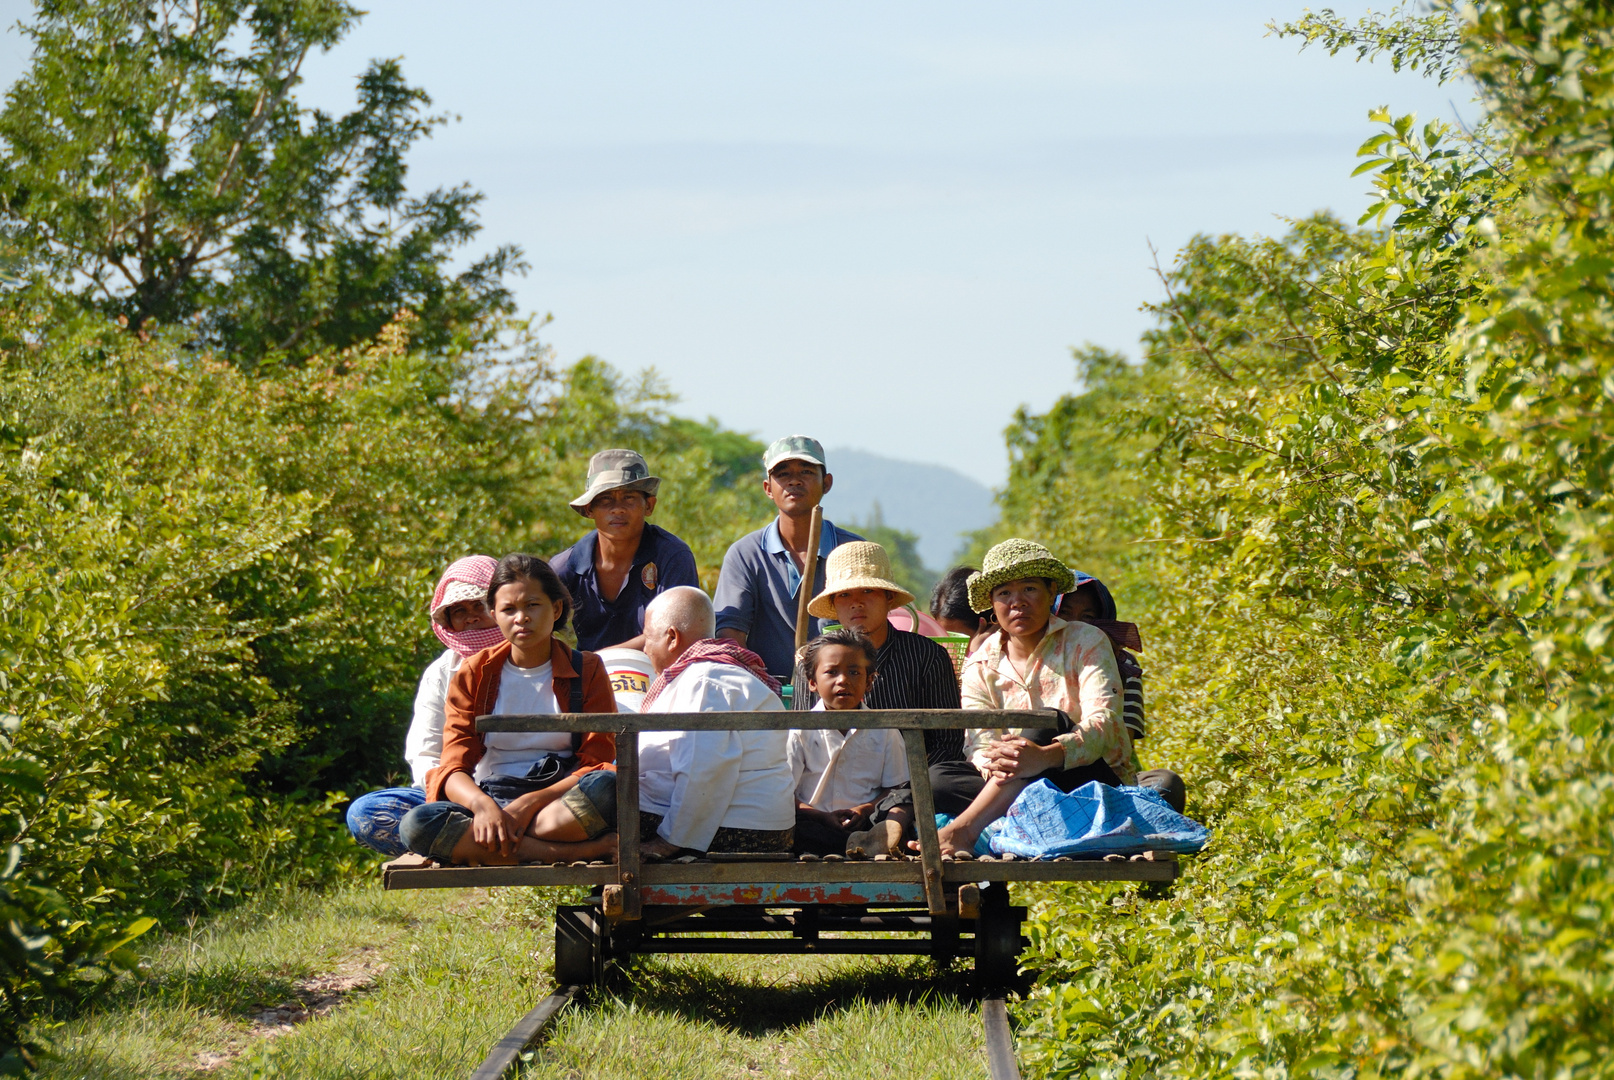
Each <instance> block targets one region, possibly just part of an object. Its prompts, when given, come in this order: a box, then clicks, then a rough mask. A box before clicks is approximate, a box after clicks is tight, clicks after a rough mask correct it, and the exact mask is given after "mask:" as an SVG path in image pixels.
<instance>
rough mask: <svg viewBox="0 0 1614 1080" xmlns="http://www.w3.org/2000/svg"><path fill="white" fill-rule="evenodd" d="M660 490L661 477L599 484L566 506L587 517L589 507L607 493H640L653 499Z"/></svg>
mask: <svg viewBox="0 0 1614 1080" xmlns="http://www.w3.org/2000/svg"><path fill="white" fill-rule="evenodd" d="M660 490H661V477H659V476H647V477H645V478H644V479H643V480H633V481H630V482H629V483H626V484H601V485H600V486H599V487H591V488H589V489H588V490H587V491H585V492H583V494H581V495H579V496H578V497H577V498H575V499H573V500H572V501H571V502H570V503H569V504H568V505H569V506H571V508H572V509H573V510H576V511H577V512H578V513H579V514H581V515H583V516H584V517H588V508H589V506H590V505H591V504H592V503H593V502H594V500H595V499H598V498H599V497H600V496H601V495H604V494H605V493H606V492H607V491H642V492H644V493H645V494H646V495H649V496H650V497H652V498H654V497H655V494H656V492H658V491H660Z"/></svg>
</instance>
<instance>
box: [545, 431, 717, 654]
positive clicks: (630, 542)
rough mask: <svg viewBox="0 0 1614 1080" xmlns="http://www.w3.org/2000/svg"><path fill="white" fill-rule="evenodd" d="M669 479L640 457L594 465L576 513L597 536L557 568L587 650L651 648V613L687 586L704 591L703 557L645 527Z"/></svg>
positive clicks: (598, 457)
mask: <svg viewBox="0 0 1614 1080" xmlns="http://www.w3.org/2000/svg"><path fill="white" fill-rule="evenodd" d="M660 490H661V477H659V476H651V475H650V466H649V465H648V464H646V463H645V459H644V458H643V457H642V456H641V455H640V454H639V453H637V452H636V451H633V450H601V451H600V452H599V453H597V454H595V455H594V456H593V457H592V458H591V459H589V463H588V487H587V490H586V491H584V492H583V493H582V494H581V495H579V496H578V497H577V498H575V499H573V500H572V501H571V507H572V509H573V510H576V511H577V512H578V513H579V514H581V515H582V516H583V517H586V518H588V519H590V520H591V521H593V522H594V531H593V532H591V533H589V534H588V535H587V536H584V537H583V538H582V539H581V540H579V541H578V542H577V543H575V544H573V545H572V546H571V547H569V548H567V549H566V550H565V551H563V552H561V553H560V554H559V555H556V556H555V557H554V558H553V559H550V560H549V565H550V566H551V567H553V568H554V570H555V573H557V574H559V575H560V580H561V582H562V583H563V584H564V585H565V586H566V591H567V592H569V593H571V594H572V605H573V610H574V612H575V614H574V615H573V617H572V624H573V625H574V626H575V627H576V628H577V645H578V647H579V648H582V649H587V650H589V651H591V652H597V651H598V650H600V649H609V648H626V649H642V648H644V609H645V607H646V605H648V604H649V603H650V601H652V600H654V599H655V598H656V597H657V596H659V595H660V594H661V593H663V592H665V591H667V590H668V589H672V588H676V587H677V586H680V585H692V586H695V587H696V588H699V587H700V576H699V575H698V574H697V573H696V571H695V555H694V553H693V552H691V551H690V550H689V545H688V544H686V543H684V542H683V541H682V540H680V539H678V537H676V536H674V535H673V534H672V533H670V532H668V531H667V530H666V529H663V528H662V527H661V526H659V525H652V524H650V523H649V522H648V521H646V520H645V519H646V518H647V517H649V516H650V515H651V514H653V513H655V510H656V493H657V492H658V491H660Z"/></svg>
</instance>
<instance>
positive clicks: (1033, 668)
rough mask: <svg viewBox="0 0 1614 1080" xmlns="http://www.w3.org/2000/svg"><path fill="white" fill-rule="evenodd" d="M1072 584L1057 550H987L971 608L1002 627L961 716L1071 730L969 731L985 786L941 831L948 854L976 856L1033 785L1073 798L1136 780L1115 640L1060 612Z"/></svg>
mask: <svg viewBox="0 0 1614 1080" xmlns="http://www.w3.org/2000/svg"><path fill="white" fill-rule="evenodd" d="M1075 583H1076V575H1075V574H1074V573H1073V572H1072V571H1071V569H1070V567H1068V566H1066V565H1065V564H1064V563H1063V562H1061V561H1060V560H1059V559H1057V558H1055V557H1054V554H1053V552H1051V551H1049V550H1048V549H1047V548H1045V547H1043V546H1042V545H1041V544H1038V543H1035V542H1033V541H1031V540H1022V539H1019V538H1015V539H1012V540H1005V541H1003V542H1002V543H1001V544H998V545H997V546H996V547H994V548H992V549H991V550H990V551H988V552H987V553H986V558H985V559H984V560H983V561H982V563H981V569H980V570H979V571H977V572H976V573H974V574H972V575H970V578H969V595H970V607H972V608H974V609H975V610H976V611H979V612H983V613H984V612H987V611H990V612H992V614H993V616H994V617H995V618H996V619H997V625H998V628H999V629H998V632H997V633H994V634H992V635H991V636H989V637H988V638H987V639H986V640H985V641H983V642H982V643H981V645H980V647H978V648H977V649H976V650H975V651H974V652H973V653H971V654H970V657H969V659H968V660H966V661H965V662H964V672H963V675H962V693H963V700H964V708H966V709H1045V708H1053V709H1058V710H1060V711H1061V712H1063V713H1065V714H1066V715H1068V716H1069V718H1070V722H1069V724H1067V725H1062V726H1061V727H1060V728H1058V729H1045V730H1037V729H1028V728H1014V729H1009V730H1004V729H1002V728H968V729H966V730H965V732H964V747H965V753H966V754H967V756H968V757H969V759H970V763H971V764H972V765H973V766H974V767H975V769H976V771H977V773H978V774H979V776H980V778H981V779H980V784H979V788H978V790H977V792H976V794H975V795H974V797H973V798H972V799H971V801H970V803H969V806H968V808H967V809H964V810H963V811H962V812H961V813H959V814H957V815H956V816H955V817H954V818H953V820H952V821H951V822H950V823H949V824H948V825H947V826H945V827H944V828H943V829H942V830H941V842H942V850H943V851H944V852H959V851H969V850H971V849H972V848H973V847H974V845H975V842H976V840H977V839H978V838H979V837H980V834H981V830H982V829H983V828H985V827H986V826H987V825H989V824H990V823H992V822H993V821H996V820H997V819H998V818H1000V817H1002V816H1003V814H1004V813H1005V812H1006V811H1007V810H1008V809H1009V805H1010V804H1011V803H1013V802H1014V799H1015V796H1016V795H1018V794H1020V792H1021V791H1022V790H1023V789H1024V788H1025V786H1026V785H1027V784H1029V783H1031V782H1032V781H1033V780H1039V779H1045V780H1049V781H1051V782H1052V783H1053V784H1054V785H1055V786H1056V787H1058V788H1059V789H1060V790H1062V791H1071V790H1073V789H1075V788H1077V787H1080V786H1081V785H1082V784H1085V783H1088V782H1089V781H1092V780H1098V781H1100V782H1102V783H1105V784H1111V785H1118V784H1130V783H1133V782H1134V781H1135V779H1136V773H1135V769H1134V766H1133V757H1132V741H1131V738H1130V736H1129V735H1128V734H1127V730H1126V725H1125V723H1124V722H1123V719H1122V706H1121V701H1122V699H1121V693H1122V691H1121V687H1122V683H1121V672H1120V669H1119V667H1118V666H1117V665H1116V662H1115V650H1114V648H1113V647H1112V646H1111V645H1110V639H1109V637H1108V636H1106V635H1105V633H1104V632H1103V631H1102V630H1100V629H1098V628H1097V627H1095V626H1092V625H1089V624H1088V623H1081V622H1069V623H1068V622H1065V621H1064V620H1063V619H1061V618H1059V617H1058V616H1056V615H1055V614H1054V604H1055V601H1056V599H1057V597H1058V596H1059V594H1061V593H1063V592H1068V591H1069V590H1071V589H1072V588H1074V587H1075Z"/></svg>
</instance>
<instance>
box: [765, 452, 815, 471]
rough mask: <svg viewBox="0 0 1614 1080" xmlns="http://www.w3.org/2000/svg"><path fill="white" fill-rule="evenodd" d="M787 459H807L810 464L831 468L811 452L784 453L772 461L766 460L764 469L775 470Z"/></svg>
mask: <svg viewBox="0 0 1614 1080" xmlns="http://www.w3.org/2000/svg"><path fill="white" fill-rule="evenodd" d="M787 461H805V462H806V463H807V464H809V465H817V466H818V467H819V468H820V469H827V468H829V466H828V465H826V464H824V462H823V461H822V460H821V459H819V458H815V457H813V455H811V454H782V455H780V456H779V457H776V458H774V459H773V460H772V461H769V462H765V463H764V464H763V466H762V471H763V472H773V470H774V468H775V467H776V466H778V465H782V464H784V463H785V462H787Z"/></svg>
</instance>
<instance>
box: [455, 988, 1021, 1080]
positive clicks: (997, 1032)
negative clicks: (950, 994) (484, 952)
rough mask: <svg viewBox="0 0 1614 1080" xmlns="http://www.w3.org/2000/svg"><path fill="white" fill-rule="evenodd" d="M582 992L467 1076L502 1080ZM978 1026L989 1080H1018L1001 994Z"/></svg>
mask: <svg viewBox="0 0 1614 1080" xmlns="http://www.w3.org/2000/svg"><path fill="white" fill-rule="evenodd" d="M586 992H587V987H583V986H563V987H561V988H560V989H559V990H557V991H555V992H554V993H553V994H550V995H549V996H548V997H546V998H544V1000H542V1001H540V1002H539V1003H538V1005H537V1006H536V1007H535V1008H533V1009H532V1011H530V1012H528V1013H527V1015H525V1016H523V1017H522V1018H521V1019H520V1020H518V1021H517V1022H516V1026H515V1027H513V1028H511V1029H510V1031H509V1032H508V1033H507V1034H506V1035H505V1036H504V1038H502V1039H500V1040H499V1041H498V1042H497V1043H495V1044H494V1046H493V1049H492V1050H491V1051H490V1052H489V1053H488V1056H487V1057H486V1058H484V1059H483V1061H482V1064H481V1065H479V1066H477V1069H476V1071H475V1072H474V1073H472V1074H471V1080H504V1078H505V1077H507V1076H509V1075H510V1074H511V1073H513V1072H514V1071H515V1070H516V1068H517V1067H518V1066H519V1065H520V1064H521V1056H522V1055H523V1054H525V1053H526V1052H527V1051H528V1050H530V1049H533V1048H534V1047H538V1046H541V1045H542V1044H543V1042H544V1040H545V1039H546V1038H547V1037H548V1036H549V1032H550V1029H551V1028H553V1027H554V1025H555V1021H556V1019H558V1018H559V1016H560V1014H561V1012H562V1010H564V1009H565V1008H566V1006H567V1005H570V1004H571V1003H572V1002H574V1001H576V1000H578V999H579V998H581V997H583V996H584V995H585V994H586ZM981 1024H982V1026H983V1028H984V1029H985V1032H986V1065H987V1072H988V1076H989V1077H990V1080H1020V1065H1019V1063H1018V1062H1017V1061H1015V1058H1014V1034H1013V1033H1012V1032H1011V1031H1010V1030H1009V1011H1008V1008H1007V1006H1006V1004H1005V1002H1004V999H1003V996H1002V995H1001V994H992V995H989V996H987V997H986V998H984V999H983V1000H982V1001H981Z"/></svg>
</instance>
